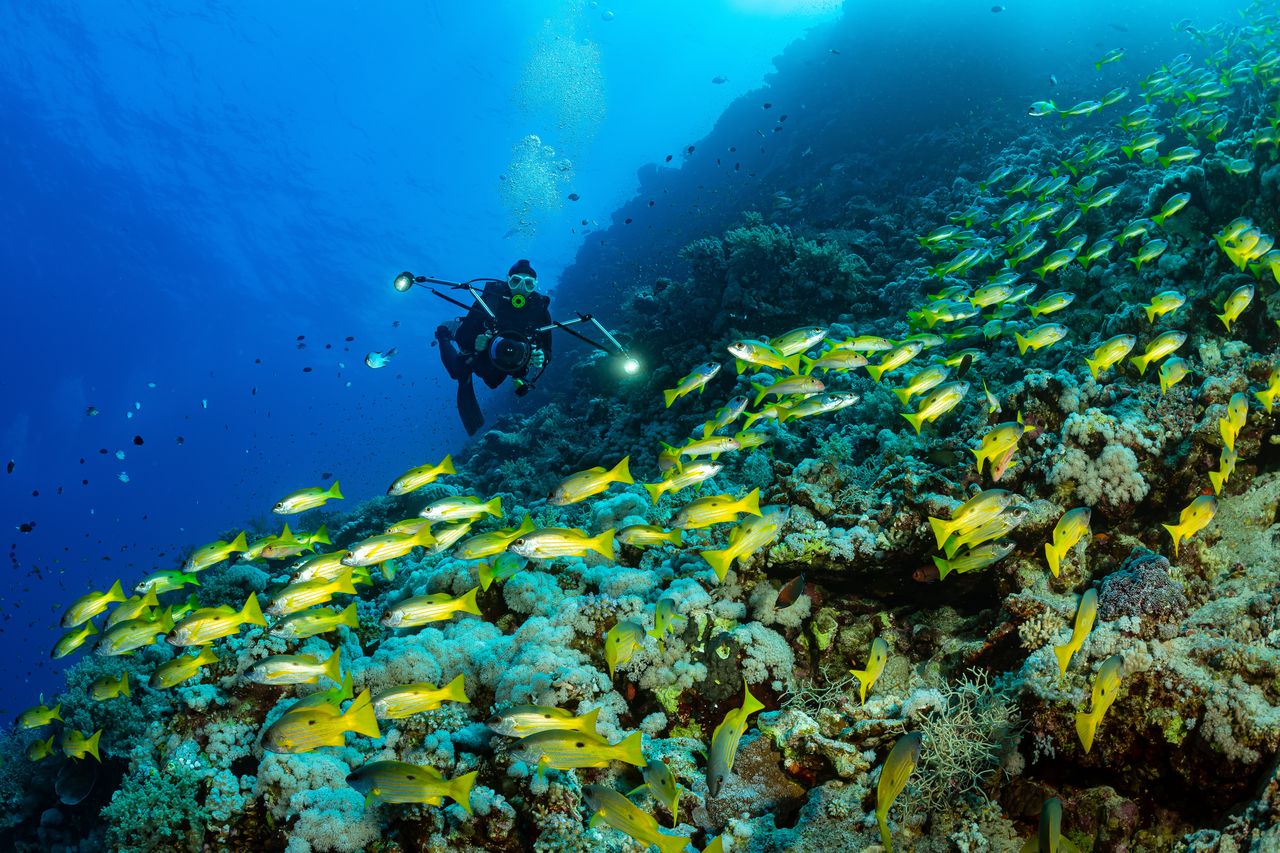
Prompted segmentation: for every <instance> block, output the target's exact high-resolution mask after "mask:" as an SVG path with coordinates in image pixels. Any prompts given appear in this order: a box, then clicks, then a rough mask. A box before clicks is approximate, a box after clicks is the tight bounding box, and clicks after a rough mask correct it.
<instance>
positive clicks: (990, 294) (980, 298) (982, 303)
mask: <svg viewBox="0 0 1280 853" xmlns="http://www.w3.org/2000/svg"><path fill="white" fill-rule="evenodd" d="M1011 296H1013V284H1012V283H1008V282H993V283H991V284H986V285H983V286H982V287H979V288H978V289H977V290H975V291H974V292H973V295H972V296H970V297H969V304H970V305H972V306H973V307H974V308H990V307H991V306H992V305H999V304H1000V303H1001V302H1007V301H1008V300H1009V297H1011Z"/></svg>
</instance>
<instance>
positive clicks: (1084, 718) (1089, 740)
mask: <svg viewBox="0 0 1280 853" xmlns="http://www.w3.org/2000/svg"><path fill="white" fill-rule="evenodd" d="M1097 733H1098V718H1097V717H1095V716H1093V714H1076V734H1078V735H1080V745H1081V746H1083V747H1084V751H1085V752H1088V751H1089V750H1091V749H1093V736H1094V735H1096V734H1097Z"/></svg>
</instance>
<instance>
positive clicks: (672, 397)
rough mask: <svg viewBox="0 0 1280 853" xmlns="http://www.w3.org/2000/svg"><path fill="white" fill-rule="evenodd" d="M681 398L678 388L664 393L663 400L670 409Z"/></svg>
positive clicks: (669, 389)
mask: <svg viewBox="0 0 1280 853" xmlns="http://www.w3.org/2000/svg"><path fill="white" fill-rule="evenodd" d="M679 396H680V391H679V389H677V388H668V389H667V390H665V391H663V392H662V399H663V400H665V401H666V404H667V405H666V407H667V408H668V409H669V408H671V404H672V403H674V402H675V401H676V399H677V398H678V397H679Z"/></svg>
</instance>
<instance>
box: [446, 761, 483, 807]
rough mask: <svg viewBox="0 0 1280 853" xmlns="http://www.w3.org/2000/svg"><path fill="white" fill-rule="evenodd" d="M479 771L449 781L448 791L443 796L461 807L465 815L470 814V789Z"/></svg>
mask: <svg viewBox="0 0 1280 853" xmlns="http://www.w3.org/2000/svg"><path fill="white" fill-rule="evenodd" d="M478 773H479V771H476V770H473V771H471V772H470V773H466V774H464V775H462V776H459V777H458V778H457V779H451V780H450V781H449V786H448V788H449V790H448V792H447V793H446V795H445V796H447V797H449V798H450V799H452V800H453V801H454V802H455V803H457V804H458V805H460V806H462V808H463V810H464V811H466V813H467V814H471V788H472V786H473V785H475V783H476V776H477V775H478Z"/></svg>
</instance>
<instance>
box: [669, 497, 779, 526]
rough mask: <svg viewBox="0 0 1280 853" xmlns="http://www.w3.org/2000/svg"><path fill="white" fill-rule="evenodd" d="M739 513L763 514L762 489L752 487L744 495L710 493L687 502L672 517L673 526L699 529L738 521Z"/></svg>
mask: <svg viewBox="0 0 1280 853" xmlns="http://www.w3.org/2000/svg"><path fill="white" fill-rule="evenodd" d="M739 513H746V514H748V515H763V513H762V512H761V511H760V489H758V488H756V489H752V490H751V491H750V492H748V493H747V494H746V495H745V496H744V497H741V498H735V497H734V496H733V495H708V496H707V497H705V498H698V499H697V500H695V501H693V502H691V503H689V504H686V505H685V506H684V507H683V508H682V509H681V510H680V512H678V513H677V514H676V517H675V518H674V519H672V521H671V524H672V526H673V527H679V528H681V529H682V530H698V529H701V528H703V527H710V526H711V525H713V524H722V523H724V522H727V521H737V520H738V515H739Z"/></svg>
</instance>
